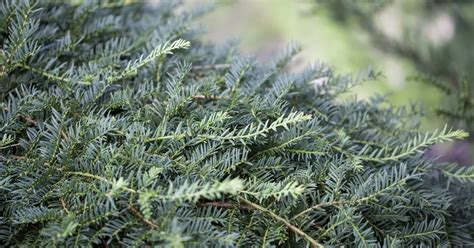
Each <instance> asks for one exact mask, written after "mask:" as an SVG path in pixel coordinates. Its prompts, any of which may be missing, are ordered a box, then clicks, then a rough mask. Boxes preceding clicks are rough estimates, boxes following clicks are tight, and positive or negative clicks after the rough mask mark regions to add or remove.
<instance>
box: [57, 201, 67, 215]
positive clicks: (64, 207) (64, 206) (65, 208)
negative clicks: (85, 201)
mask: <svg viewBox="0 0 474 248" xmlns="http://www.w3.org/2000/svg"><path fill="white" fill-rule="evenodd" d="M59 202H61V206H62V207H63V209H64V212H66V214H69V210H68V209H67V207H66V203H65V202H64V199H63V198H62V197H61V198H59Z"/></svg>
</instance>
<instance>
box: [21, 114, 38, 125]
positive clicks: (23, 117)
mask: <svg viewBox="0 0 474 248" xmlns="http://www.w3.org/2000/svg"><path fill="white" fill-rule="evenodd" d="M21 118H22V119H23V120H24V121H26V122H27V123H29V124H31V125H33V126H36V121H35V120H34V119H33V118H32V117H31V116H27V115H22V116H21Z"/></svg>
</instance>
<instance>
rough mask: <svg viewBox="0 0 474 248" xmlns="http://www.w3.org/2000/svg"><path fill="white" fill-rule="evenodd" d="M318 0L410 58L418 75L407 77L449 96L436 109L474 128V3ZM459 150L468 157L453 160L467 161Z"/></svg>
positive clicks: (383, 45)
mask: <svg viewBox="0 0 474 248" xmlns="http://www.w3.org/2000/svg"><path fill="white" fill-rule="evenodd" d="M315 2H316V4H315V5H314V6H315V8H314V11H316V12H317V11H328V12H329V14H330V15H331V16H332V17H333V18H334V19H335V20H337V21H338V22H341V23H343V24H345V25H349V26H351V27H354V25H355V26H356V27H357V28H361V29H362V31H363V32H365V33H366V34H368V37H369V40H370V42H371V43H373V45H374V46H376V47H377V48H378V49H380V50H381V51H383V52H387V53H393V54H396V55H398V56H400V57H402V58H405V59H408V60H410V61H412V62H413V64H414V65H415V66H416V67H417V69H418V71H419V73H418V74H417V75H411V76H410V77H408V78H407V80H408V81H414V80H416V81H422V82H426V83H428V85H431V86H435V87H437V88H438V89H440V90H441V91H443V92H444V93H445V95H446V98H445V100H444V101H443V102H442V104H441V105H439V106H436V107H435V111H436V113H437V114H439V115H440V116H442V117H445V118H447V119H448V120H450V122H451V123H452V124H453V125H456V126H458V127H461V128H464V129H467V130H469V131H470V132H471V133H472V132H473V131H474V83H473V82H472V81H473V80H474V70H472V69H471V67H472V65H473V64H474V49H472V44H474V1H463V0H461V1H449V0H424V1H403V0H402V1H390V0H367V1H351V0H332V1H326V0H316V1H315ZM471 141H472V138H471ZM458 149H464V150H465V152H463V153H464V155H465V156H461V157H459V156H456V158H454V157H453V158H452V159H454V160H458V161H459V162H464V163H466V162H467V161H469V158H468V157H469V154H468V153H469V149H465V148H458ZM471 149H472V148H471ZM464 150H463V151H464ZM454 153H455V152H454ZM454 153H453V154H454ZM471 159H472V158H471Z"/></svg>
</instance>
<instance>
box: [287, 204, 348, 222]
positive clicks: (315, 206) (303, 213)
mask: <svg viewBox="0 0 474 248" xmlns="http://www.w3.org/2000/svg"><path fill="white" fill-rule="evenodd" d="M344 203H348V202H347V201H333V202H323V203H320V204H317V205H314V206H312V207H310V208H307V209H305V210H303V211H302V212H300V213H299V214H297V215H295V216H294V217H293V218H292V219H296V218H298V217H301V216H303V215H305V214H306V213H308V212H311V211H313V210H314V209H317V208H322V207H328V206H334V205H340V204H344Z"/></svg>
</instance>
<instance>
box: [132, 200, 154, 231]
mask: <svg viewBox="0 0 474 248" xmlns="http://www.w3.org/2000/svg"><path fill="white" fill-rule="evenodd" d="M128 209H129V210H130V212H132V213H133V214H134V215H135V216H137V217H138V218H139V219H141V220H142V221H143V222H145V224H147V225H148V226H150V227H151V228H152V229H156V228H158V226H157V225H156V224H155V223H153V222H151V221H150V220H147V219H146V218H145V217H144V216H143V215H142V214H141V213H140V212H139V211H138V210H137V209H135V208H134V207H133V206H132V205H128Z"/></svg>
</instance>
